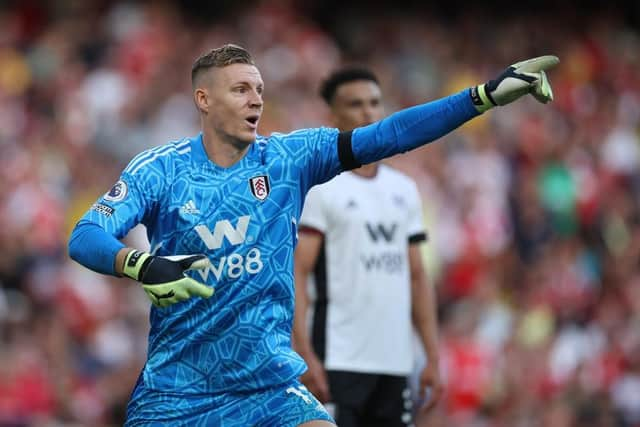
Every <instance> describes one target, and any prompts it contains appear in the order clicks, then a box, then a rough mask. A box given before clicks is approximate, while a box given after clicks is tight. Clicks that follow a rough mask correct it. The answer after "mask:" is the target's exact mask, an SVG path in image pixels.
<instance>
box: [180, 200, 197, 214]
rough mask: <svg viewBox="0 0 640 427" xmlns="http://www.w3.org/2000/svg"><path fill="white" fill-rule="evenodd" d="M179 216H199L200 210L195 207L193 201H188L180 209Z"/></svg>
mask: <svg viewBox="0 0 640 427" xmlns="http://www.w3.org/2000/svg"><path fill="white" fill-rule="evenodd" d="M180 213H181V214H192V215H194V214H199V213H200V209H198V208H197V207H196V203H195V202H194V201H193V200H189V201H188V202H187V203H185V204H184V205H183V206H182V207H181V208H180Z"/></svg>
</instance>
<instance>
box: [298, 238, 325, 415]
mask: <svg viewBox="0 0 640 427" xmlns="http://www.w3.org/2000/svg"><path fill="white" fill-rule="evenodd" d="M322 240H323V235H322V233H321V232H320V231H318V230H315V229H312V228H306V227H301V230H300V233H299V240H298V245H297V247H296V250H295V256H294V281H295V296H296V302H295V312H294V318H293V348H294V350H295V351H297V352H298V354H300V356H302V358H303V359H304V360H305V362H306V363H307V367H308V370H307V372H305V373H304V375H303V376H302V377H301V378H300V380H301V381H302V383H303V384H305V385H306V386H307V388H308V389H309V390H310V391H311V393H313V394H314V395H315V396H316V397H317V398H318V400H320V401H321V402H323V403H325V402H328V401H330V400H331V396H330V393H329V384H328V381H327V375H326V372H325V370H324V366H323V364H322V361H320V359H319V357H318V355H317V354H316V352H315V350H314V349H313V345H312V343H311V337H310V336H309V328H308V325H307V311H308V309H309V297H308V295H307V283H308V280H309V277H310V276H311V274H312V273H313V270H314V268H315V265H316V262H317V261H318V255H319V253H320V248H321V246H322Z"/></svg>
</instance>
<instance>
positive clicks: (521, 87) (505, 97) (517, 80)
mask: <svg viewBox="0 0 640 427" xmlns="http://www.w3.org/2000/svg"><path fill="white" fill-rule="evenodd" d="M559 62H560V60H559V59H558V57H557V56H554V55H545V56H539V57H537V58H532V59H527V60H526V61H522V62H518V63H515V64H513V65H512V66H510V67H509V68H507V69H506V70H504V71H503V72H502V74H500V75H499V76H498V77H496V78H495V79H493V80H489V81H488V82H487V83H484V84H481V85H479V86H476V87H473V88H471V99H472V101H473V104H474V105H475V107H476V109H477V110H478V111H479V112H481V113H484V112H485V111H487V110H488V109H490V108H493V107H496V106H498V105H506V104H508V103H510V102H513V101H515V100H516V99H518V98H520V97H521V96H524V95H526V94H528V93H530V94H531V95H533V96H534V98H536V99H537V100H538V101H540V102H542V103H543V104H546V103H547V102H549V101H553V90H552V89H551V85H550V84H549V79H548V78H547V74H546V73H545V70H548V69H550V68H553V67H555V66H556V65H558V63H559Z"/></svg>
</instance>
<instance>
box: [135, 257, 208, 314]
mask: <svg viewBox="0 0 640 427" xmlns="http://www.w3.org/2000/svg"><path fill="white" fill-rule="evenodd" d="M209 266H210V263H209V258H207V257H206V256H205V255H179V256H167V257H161V256H153V255H151V254H148V253H146V252H140V251H130V252H129V253H128V254H127V256H126V257H125V261H124V268H123V274H124V275H125V276H127V277H130V278H132V279H133V280H137V281H138V282H141V283H142V289H144V291H145V292H146V293H147V296H148V297H149V299H150V300H151V302H152V303H153V305H155V306H157V307H167V306H169V305H171V304H175V303H177V302H180V301H184V300H186V299H188V298H191V297H192V296H200V297H203V298H209V297H210V296H211V295H213V288H212V287H209V286H206V285H203V284H202V283H199V282H197V281H195V280H193V279H192V278H190V277H187V276H186V275H185V274H184V272H185V270H202V269H205V268H207V267H209Z"/></svg>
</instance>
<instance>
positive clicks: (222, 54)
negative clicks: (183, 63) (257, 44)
mask: <svg viewBox="0 0 640 427" xmlns="http://www.w3.org/2000/svg"><path fill="white" fill-rule="evenodd" d="M231 64H248V65H255V63H254V62H253V57H252V56H251V54H250V53H249V52H248V51H247V50H246V49H245V48H243V47H241V46H238V45H235V44H225V45H223V46H220V47H218V48H215V49H211V50H210V51H209V52H207V53H205V54H202V55H200V57H199V58H198V59H196V61H195V62H194V63H193V66H192V67H191V83H192V84H193V85H194V86H195V84H196V82H197V80H198V78H199V77H200V75H202V74H203V73H204V72H206V71H207V70H209V69H211V68H213V67H217V68H220V67H226V66H227V65H231Z"/></svg>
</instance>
